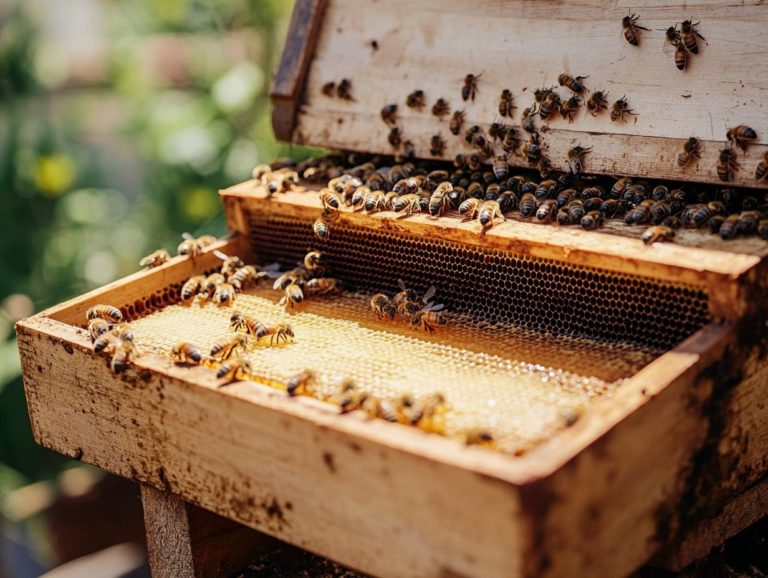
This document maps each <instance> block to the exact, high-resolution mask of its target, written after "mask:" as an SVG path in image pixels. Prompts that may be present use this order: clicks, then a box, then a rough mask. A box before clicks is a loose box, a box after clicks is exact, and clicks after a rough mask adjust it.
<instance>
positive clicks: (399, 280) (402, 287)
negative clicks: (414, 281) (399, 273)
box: [397, 279, 408, 291]
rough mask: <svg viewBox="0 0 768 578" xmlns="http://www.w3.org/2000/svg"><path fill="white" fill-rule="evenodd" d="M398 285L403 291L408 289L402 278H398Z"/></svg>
mask: <svg viewBox="0 0 768 578" xmlns="http://www.w3.org/2000/svg"><path fill="white" fill-rule="evenodd" d="M397 286H398V287H400V289H401V290H402V291H407V290H408V288H407V287H406V286H405V282H404V281H403V280H402V279H398V280H397Z"/></svg>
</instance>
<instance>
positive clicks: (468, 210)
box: [459, 197, 483, 221]
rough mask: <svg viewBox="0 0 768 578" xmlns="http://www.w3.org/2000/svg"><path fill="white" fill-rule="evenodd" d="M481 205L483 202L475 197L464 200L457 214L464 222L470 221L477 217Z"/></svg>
mask: <svg viewBox="0 0 768 578" xmlns="http://www.w3.org/2000/svg"><path fill="white" fill-rule="evenodd" d="M482 203H483V202H482V201H481V200H480V199H478V198H475V197H471V198H469V199H466V200H465V201H464V202H462V203H461V204H460V205H459V214H460V215H462V216H463V217H464V220H465V221H470V220H472V219H474V218H475V217H476V216H477V214H478V212H479V211H480V205H482Z"/></svg>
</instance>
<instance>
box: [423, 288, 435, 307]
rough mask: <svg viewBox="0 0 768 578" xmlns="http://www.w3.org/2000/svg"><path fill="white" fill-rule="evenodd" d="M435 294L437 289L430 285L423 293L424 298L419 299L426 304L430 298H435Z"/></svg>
mask: <svg viewBox="0 0 768 578" xmlns="http://www.w3.org/2000/svg"><path fill="white" fill-rule="evenodd" d="M435 293H437V289H436V288H435V286H434V285H432V286H431V287H430V288H429V289H427V291H426V293H424V296H423V297H422V298H421V300H422V301H424V303H428V302H429V300H430V299H432V297H434V296H435Z"/></svg>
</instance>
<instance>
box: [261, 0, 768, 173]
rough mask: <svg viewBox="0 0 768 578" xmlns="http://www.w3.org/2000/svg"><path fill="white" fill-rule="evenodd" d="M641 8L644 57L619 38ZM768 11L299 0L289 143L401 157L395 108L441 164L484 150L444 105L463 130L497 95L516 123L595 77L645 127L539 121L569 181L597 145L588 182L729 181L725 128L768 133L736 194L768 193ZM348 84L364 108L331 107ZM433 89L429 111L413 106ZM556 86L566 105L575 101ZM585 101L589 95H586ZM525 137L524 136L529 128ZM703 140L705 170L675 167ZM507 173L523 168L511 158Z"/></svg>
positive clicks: (289, 55) (283, 86)
mask: <svg viewBox="0 0 768 578" xmlns="http://www.w3.org/2000/svg"><path fill="white" fill-rule="evenodd" d="M630 13H635V14H636V15H637V16H638V17H639V20H638V21H637V23H638V24H639V25H642V26H644V27H646V28H649V29H650V30H648V31H643V30H641V31H640V41H639V45H638V46H633V45H630V44H629V43H628V42H627V41H626V40H625V38H624V36H623V34H622V18H623V17H625V16H627V15H628V14H630ZM686 19H691V20H692V21H693V22H694V23H695V22H700V24H699V26H698V30H699V32H700V33H701V34H702V35H703V37H704V38H705V39H706V41H704V40H702V39H699V41H698V46H699V53H698V54H697V55H693V54H692V55H690V64H689V67H688V69H687V70H685V71H680V70H678V69H677V68H676V66H675V61H674V48H673V47H672V46H671V45H669V44H668V43H667V44H665V33H664V30H665V29H666V28H668V27H669V26H674V25H675V24H676V23H680V22H682V21H684V20H686ZM767 24H768V8H766V7H765V6H764V5H763V4H762V2H759V1H749V2H742V3H738V4H734V3H731V2H726V1H724V0H713V1H708V2H701V1H700V2H693V3H683V2H670V3H667V2H656V1H652V0H649V1H646V2H640V3H632V4H629V3H626V2H618V3H615V4H611V5H608V4H606V3H605V2H601V1H599V0H586V1H581V0H580V1H578V2H577V1H576V0H563V1H561V2H556V3H555V2H551V1H549V0H510V1H504V2H500V1H498V0H478V1H475V2H466V1H465V0H420V1H419V2H412V1H403V0H390V1H388V2H382V1H381V0H297V2H296V8H295V12H294V15H293V19H292V22H291V26H290V30H289V33H288V39H287V43H286V48H285V51H284V53H283V57H282V61H281V64H280V67H279V70H278V72H277V74H276V77H275V79H274V84H273V90H272V99H273V103H274V112H273V125H274V127H275V132H276V134H277V136H278V137H279V138H281V139H283V140H287V141H291V142H294V143H299V144H311V145H319V146H325V147H331V148H336V149H344V150H355V151H363V152H369V153H384V154H392V153H393V152H394V151H393V148H392V146H391V145H390V144H389V143H388V140H387V136H388V132H389V128H388V127H387V126H386V125H385V124H384V122H383V121H382V119H381V117H380V111H381V108H382V107H383V106H384V105H386V104H390V103H393V104H394V103H396V104H397V105H398V116H399V123H398V124H399V126H400V127H401V129H402V133H403V138H404V139H409V140H411V141H412V142H413V144H414V145H415V152H416V156H417V157H419V158H436V157H435V156H434V155H432V154H431V153H430V139H431V137H432V136H433V135H435V134H440V135H441V136H442V137H443V138H444V139H445V141H446V144H447V146H446V148H445V152H444V153H443V155H442V156H441V158H444V159H446V160H449V159H452V158H453V157H454V156H455V155H456V154H457V153H467V152H470V151H471V148H470V147H469V145H468V144H467V143H466V142H465V141H464V138H463V131H462V133H461V134H460V135H459V136H454V135H452V134H451V132H450V131H449V117H446V118H444V119H443V120H442V121H439V120H438V119H437V117H435V116H433V115H432V113H431V108H432V105H433V104H434V103H435V101H436V100H437V99H438V98H444V99H445V100H447V101H448V102H449V104H450V107H451V110H452V111H453V110H457V109H463V110H465V112H466V120H465V123H464V129H466V128H467V127H469V126H471V125H474V124H479V125H481V126H484V127H486V128H487V126H488V125H489V124H490V123H492V122H493V121H495V120H500V119H501V117H500V116H499V113H498V101H499V96H500V94H501V92H502V90H503V89H505V88H508V89H510V90H511V91H512V95H513V97H514V99H515V104H516V107H517V108H516V109H515V110H514V118H513V119H511V121H510V119H507V122H511V123H512V124H513V125H514V126H519V125H520V121H521V115H522V111H523V110H524V109H525V108H527V107H529V106H531V105H532V104H533V102H534V90H535V89H538V88H542V87H545V86H553V85H557V84H558V75H559V74H560V73H562V72H570V73H571V74H572V75H573V76H576V75H582V76H588V78H587V79H586V80H585V81H584V83H585V85H586V87H587V89H589V90H604V91H607V92H608V93H609V106H610V103H613V101H615V100H616V99H618V98H621V97H623V96H625V95H626V98H627V100H628V102H629V105H630V106H631V108H632V109H633V110H634V111H635V112H636V113H637V117H634V118H635V119H636V122H634V121H633V120H632V117H630V118H629V121H628V122H612V121H611V119H610V117H609V114H608V111H604V112H603V113H602V114H600V115H599V116H597V117H593V116H591V115H589V114H588V113H587V112H586V109H585V108H584V107H582V108H581V109H580V110H579V112H578V114H577V115H576V117H575V118H574V120H573V122H572V123H570V124H569V122H568V120H567V119H563V118H561V117H560V116H559V115H555V116H556V117H553V118H552V119H551V120H550V121H548V122H542V121H541V120H540V119H538V117H537V119H536V123H537V125H538V127H539V130H540V131H541V140H542V144H543V149H544V152H545V154H546V155H547V156H548V157H549V158H550V160H551V161H552V164H553V166H554V167H555V168H556V169H560V170H566V168H567V167H566V163H565V158H566V153H567V151H568V150H569V149H570V148H571V147H573V146H575V145H577V144H579V145H581V146H583V147H592V149H593V151H592V153H591V154H590V155H589V156H588V160H587V163H586V166H585V170H586V171H587V172H592V173H607V174H612V175H632V176H644V177H654V178H664V179H675V180H684V181H695V182H713V183H719V182H720V181H719V179H718V176H717V171H716V163H717V157H718V153H719V150H720V149H722V148H724V146H725V144H726V138H725V134H726V131H727V129H728V128H730V127H733V126H736V125H739V124H746V125H748V126H750V127H752V128H753V129H754V130H755V131H756V132H757V134H758V144H756V145H754V146H752V147H750V149H749V151H748V155H747V156H743V155H742V154H741V152H739V162H740V164H741V165H742V168H741V170H740V171H738V172H737V173H736V177H735V180H734V181H733V184H735V185H738V186H749V187H768V180H764V181H763V182H762V183H758V182H756V181H755V177H754V170H755V167H756V165H757V163H758V162H759V161H760V159H761V158H762V156H763V154H764V153H765V152H766V150H768V147H767V146H766V144H768V99H766V97H765V95H766V89H768V59H766V57H765V55H766V50H768V26H767ZM467 73H473V74H479V75H480V79H479V81H478V85H477V86H478V94H477V98H476V99H475V100H474V102H472V101H469V102H464V101H463V100H462V97H461V87H462V85H463V82H464V76H465V75H466V74H467ZM344 78H347V79H349V80H351V81H352V96H353V98H354V100H344V99H341V98H338V97H337V96H332V97H329V96H326V95H324V94H323V92H322V87H323V85H324V84H325V83H327V82H331V81H334V82H336V83H338V82H339V81H340V80H342V79H344ZM416 89H421V90H423V91H424V93H425V95H426V107H424V109H423V110H422V111H421V112H419V111H416V110H414V109H411V108H408V107H406V105H405V99H406V96H407V95H408V94H409V93H411V92H412V91H413V90H416ZM557 91H558V92H559V93H560V95H561V96H562V97H564V98H567V97H568V96H570V92H569V91H568V90H567V89H566V88H564V87H558V88H557ZM586 94H587V95H588V94H589V93H586ZM523 134H524V133H523ZM690 136H697V137H700V138H701V139H702V155H701V160H700V161H698V162H692V163H691V164H690V165H689V166H688V167H687V168H685V169H680V168H678V167H677V166H676V163H675V160H676V158H677V155H678V153H679V151H680V150H681V147H682V144H683V143H684V142H685V140H686V139H688V138H689V137H690ZM509 160H510V163H512V164H515V165H519V166H523V165H525V161H524V160H523V159H522V158H520V157H518V156H517V155H510V159H509Z"/></svg>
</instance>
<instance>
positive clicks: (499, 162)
mask: <svg viewBox="0 0 768 578" xmlns="http://www.w3.org/2000/svg"><path fill="white" fill-rule="evenodd" d="M508 173H509V163H508V162H507V157H506V156H504V155H496V156H495V157H494V159H493V174H494V176H495V177H496V178H497V179H498V180H500V181H503V180H504V179H506V178H507V174H508Z"/></svg>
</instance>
